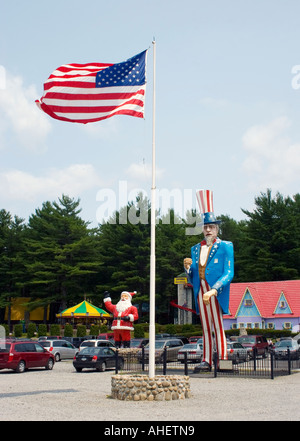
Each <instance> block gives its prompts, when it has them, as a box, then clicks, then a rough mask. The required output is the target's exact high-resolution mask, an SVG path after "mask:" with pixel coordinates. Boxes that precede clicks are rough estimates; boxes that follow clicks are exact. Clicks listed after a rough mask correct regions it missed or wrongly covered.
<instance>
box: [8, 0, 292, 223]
mask: <svg viewBox="0 0 300 441" xmlns="http://www.w3.org/2000/svg"><path fill="white" fill-rule="evenodd" d="M299 16H300V3H299V1H298V0H287V1H285V2H283V1H279V0H273V1H269V0H263V1H261V0H251V1H248V0H245V1H240V0H228V1H227V2H224V1H223V0H215V1H210V2H207V1H202V0H187V1H186V2H182V1H178V0H159V1H156V0H153V1H151V2H146V1H143V0H139V1H136V0H128V1H127V2H124V1H123V0H115V1H114V2H107V1H106V2H104V1H102V0H97V1H96V0H90V1H89V2H87V3H84V2H79V1H77V0H73V1H70V0H63V1H62V0H60V1H55V0H54V1H52V2H50V3H49V2H41V1H38V0H28V1H26V2H20V1H10V2H2V5H1V13H0V158H1V160H0V208H5V209H6V210H7V211H10V212H11V213H12V214H13V215H15V214H16V215H18V216H20V217H23V218H24V219H25V220H27V219H28V216H29V215H30V214H32V213H33V212H34V210H35V209H36V208H39V207H41V205H42V203H43V202H45V201H47V200H50V201H54V200H57V199H58V197H60V196H61V195H62V194H63V193H64V194H67V195H69V196H71V197H75V198H80V200H81V208H82V213H81V216H82V217H83V218H84V219H85V220H87V221H90V222H91V225H92V226H95V225H97V222H100V221H101V216H102V214H103V213H104V211H103V210H102V208H103V207H104V205H103V203H102V201H101V198H102V197H103V195H104V194H110V195H112V194H114V195H115V199H114V198H111V200H110V203H111V204H110V210H113V209H114V208H116V209H118V208H119V206H120V205H121V206H123V202H124V201H125V199H126V197H128V199H129V200H133V199H135V195H136V193H137V189H143V190H144V192H145V194H146V195H147V196H148V197H149V198H150V197H151V160H152V90H153V73H152V71H153V48H152V38H153V37H155V40H156V82H157V87H156V167H157V176H156V184H157V189H158V194H160V192H161V191H162V190H165V191H166V192H167V194H169V195H171V194H177V195H181V196H182V198H180V196H179V198H177V208H178V210H179V212H178V214H179V215H184V210H185V208H191V207H190V205H191V206H193V207H195V206H196V201H195V191H196V190H197V189H199V188H207V189H211V190H213V192H214V211H215V213H216V215H220V214H227V215H229V216H230V217H232V218H234V219H236V220H240V219H243V218H245V215H244V214H243V213H242V211H241V208H244V209H249V210H252V209H253V207H254V198H255V197H256V196H258V195H259V194H260V192H265V191H266V189H267V188H271V189H272V193H273V195H275V194H276V192H278V191H279V192H280V193H282V194H283V195H285V196H287V195H290V196H292V195H293V194H295V193H298V192H299V175H300V126H299V120H300V110H299V109H300V89H299V88H298V84H299V86H300V78H299V79H298V76H297V75H298V73H299V72H300V52H299V41H300V28H299ZM147 48H149V51H148V65H147V79H148V83H147V91H146V108H145V110H146V112H145V119H144V120H143V119H139V118H132V117H128V116H115V117H113V118H110V119H108V120H105V121H101V122H98V123H93V124H88V125H81V124H72V123H66V122H61V121H56V120H54V119H51V118H50V117H49V116H48V115H46V114H44V113H43V112H41V111H40V110H39V109H38V108H37V107H36V105H35V102H34V101H35V99H38V98H40V97H41V96H42V94H43V83H44V81H45V80H46V79H47V78H48V76H49V75H50V74H51V73H52V72H53V71H54V70H55V69H56V68H57V67H58V66H60V65H62V64H66V63H87V62H109V63H114V62H116V63H118V62H121V61H124V60H126V59H127V58H130V57H132V56H133V55H135V54H137V53H139V52H141V51H142V50H144V49H147ZM109 192H110V193H109ZM184 195H185V196H184ZM170 201H171V202H172V199H170ZM178 201H179V202H178ZM162 205H163V204H162ZM159 207H160V208H161V209H162V210H163V209H164V208H166V207H165V206H160V203H159Z"/></svg>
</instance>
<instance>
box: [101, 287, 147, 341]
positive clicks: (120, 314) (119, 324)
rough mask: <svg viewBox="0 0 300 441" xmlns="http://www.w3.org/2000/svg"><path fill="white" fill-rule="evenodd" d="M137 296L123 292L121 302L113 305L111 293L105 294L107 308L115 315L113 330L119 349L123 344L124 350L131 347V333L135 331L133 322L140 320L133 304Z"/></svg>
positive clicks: (133, 293) (106, 292)
mask: <svg viewBox="0 0 300 441" xmlns="http://www.w3.org/2000/svg"><path fill="white" fill-rule="evenodd" d="M135 294H136V291H134V292H128V291H123V292H122V293H121V298H120V300H119V302H118V303H117V304H116V305H113V304H112V302H111V298H110V294H109V292H108V291H105V293H104V298H103V301H104V304H105V308H106V309H107V310H108V311H109V312H111V313H112V314H113V315H114V319H113V322H112V327H111V329H112V330H113V331H114V340H115V343H116V346H117V347H118V348H120V347H121V346H122V344H123V347H124V348H129V347H130V338H131V335H130V331H133V322H134V321H135V320H138V318H139V316H138V310H137V308H136V307H135V306H132V304H131V300H132V296H134V295H135Z"/></svg>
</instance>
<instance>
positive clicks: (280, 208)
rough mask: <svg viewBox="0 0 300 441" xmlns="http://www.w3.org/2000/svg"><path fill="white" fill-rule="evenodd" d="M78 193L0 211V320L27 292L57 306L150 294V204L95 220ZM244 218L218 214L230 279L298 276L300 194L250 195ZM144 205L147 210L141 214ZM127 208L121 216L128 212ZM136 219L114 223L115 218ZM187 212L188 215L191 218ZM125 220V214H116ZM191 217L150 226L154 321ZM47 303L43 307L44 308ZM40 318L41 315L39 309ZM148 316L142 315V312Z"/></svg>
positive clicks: (184, 248) (139, 201) (161, 311)
mask: <svg viewBox="0 0 300 441" xmlns="http://www.w3.org/2000/svg"><path fill="white" fill-rule="evenodd" d="M80 212H81V209H80V201H79V200H74V199H72V198H70V197H68V196H66V195H63V196H62V197H61V198H60V199H59V200H58V202H45V203H44V204H43V205H42V208H39V209H37V210H36V211H35V213H34V214H33V215H32V216H30V218H29V220H28V223H27V224H26V223H25V222H24V220H22V219H20V218H18V217H17V216H15V217H12V216H11V214H10V213H8V212H7V211H6V210H4V209H3V210H1V211H0V323H1V322H3V319H4V308H5V307H7V306H8V308H10V305H11V301H12V299H13V298H16V297H27V298H28V299H29V304H28V306H29V308H30V309H34V308H36V307H37V306H43V307H46V306H47V305H49V304H50V305H51V317H50V320H51V321H52V322H53V321H54V319H55V314H56V313H57V312H59V311H60V310H62V309H65V308H66V307H67V306H71V305H73V304H75V302H79V301H81V300H83V299H84V296H86V297H87V298H88V299H90V300H91V301H92V302H93V303H94V304H95V305H98V306H101V305H102V298H103V292H104V291H105V290H108V291H110V292H111V295H112V298H113V299H115V300H117V299H119V296H120V292H121V291H122V290H130V291H134V290H135V291H137V292H138V295H137V296H136V298H135V301H136V303H138V304H140V306H141V307H142V305H143V306H144V307H146V306H147V304H148V301H149V278H150V223H149V222H148V221H147V220H148V219H151V206H150V203H149V201H148V199H146V198H144V197H143V195H142V194H140V195H138V196H137V198H136V201H135V202H130V203H128V205H127V206H126V207H123V208H122V209H121V210H120V211H119V212H118V211H117V212H116V213H115V214H114V217H113V218H111V219H109V220H108V221H107V222H104V223H103V224H101V225H99V226H98V227H97V228H89V223H88V222H85V221H83V220H82V219H81V217H80ZM243 212H244V214H245V215H246V217H247V219H246V220H243V221H239V222H237V221H235V220H234V219H231V218H230V217H228V216H227V215H222V216H220V217H219V219H221V220H222V223H221V231H220V237H221V238H223V239H225V240H230V241H232V242H233V243H234V249H235V278H234V282H246V281H267V280H287V279H298V278H300V223H299V218H300V194H296V195H295V196H293V197H283V196H282V195H281V194H280V193H278V194H276V196H275V197H272V194H271V190H267V192H266V193H261V194H260V195H259V196H258V197H256V198H255V209H254V210H253V212H250V211H246V210H243ZM145 213H146V214H147V216H145ZM133 214H134V216H133ZM126 216H127V217H126ZM130 216H131V218H133V217H134V218H135V219H137V220H138V219H140V222H129V221H128V222H127V223H120V222H119V221H120V219H123V220H124V218H125V219H128V218H130ZM195 216H196V213H195V212H193V211H191V212H189V213H187V215H186V219H191V218H193V219H195ZM122 222H123V221H122ZM189 228H191V225H190V221H189V222H188V221H187V220H185V219H179V218H178V217H177V216H176V214H175V213H174V211H173V210H170V211H169V213H168V214H167V215H165V216H159V215H158V224H157V227H156V305H157V313H156V314H157V321H160V322H161V323H164V322H165V323H167V322H169V321H170V318H169V317H170V314H172V312H173V311H171V309H172V307H171V306H170V300H172V299H176V286H175V285H174V282H173V281H174V277H176V276H177V275H178V274H180V273H182V269H183V267H182V261H183V258H184V257H186V256H189V255H190V247H191V246H192V245H194V244H195V243H196V242H197V241H199V237H198V236H194V235H188V234H186V232H187V231H189V230H188V229H189ZM45 310H46V309H45ZM44 319H45V320H46V315H45V317H44ZM145 319H147V315H145Z"/></svg>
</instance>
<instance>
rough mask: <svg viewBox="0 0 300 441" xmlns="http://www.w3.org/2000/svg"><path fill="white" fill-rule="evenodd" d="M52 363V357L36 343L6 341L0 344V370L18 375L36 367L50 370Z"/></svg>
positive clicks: (53, 359)
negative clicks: (10, 371)
mask: <svg viewBox="0 0 300 441" xmlns="http://www.w3.org/2000/svg"><path fill="white" fill-rule="evenodd" d="M54 362H55V358H54V356H53V355H52V354H51V353H50V352H48V351H47V350H46V349H44V348H43V346H42V345H41V344H40V343H38V342H34V341H30V340H28V341H24V340H21V341H14V340H6V341H5V342H2V344H0V369H13V370H15V371H16V372H19V373H21V372H24V371H25V370H26V369H30V368H37V367H44V368H46V369H47V370H51V369H53V366H54Z"/></svg>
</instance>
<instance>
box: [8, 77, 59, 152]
mask: <svg viewBox="0 0 300 441" xmlns="http://www.w3.org/2000/svg"><path fill="white" fill-rule="evenodd" d="M37 98H38V92H37V90H36V87H35V86H34V85H31V86H25V85H24V84H23V79H22V78H21V77H20V76H13V75H10V74H9V73H8V72H6V77H5V87H4V88H2V89H1V90H0V133H1V137H2V138H3V139H4V143H5V134H6V132H7V131H8V130H9V129H10V130H12V131H13V133H14V135H15V136H16V137H17V139H18V143H19V145H21V146H23V147H26V148H27V149H29V150H32V151H40V150H45V141H46V137H47V135H48V133H49V132H50V130H51V124H50V122H49V119H47V116H46V115H44V114H43V113H42V112H41V111H40V110H39V109H38V108H37V106H36V104H35V100H36V99H37Z"/></svg>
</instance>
